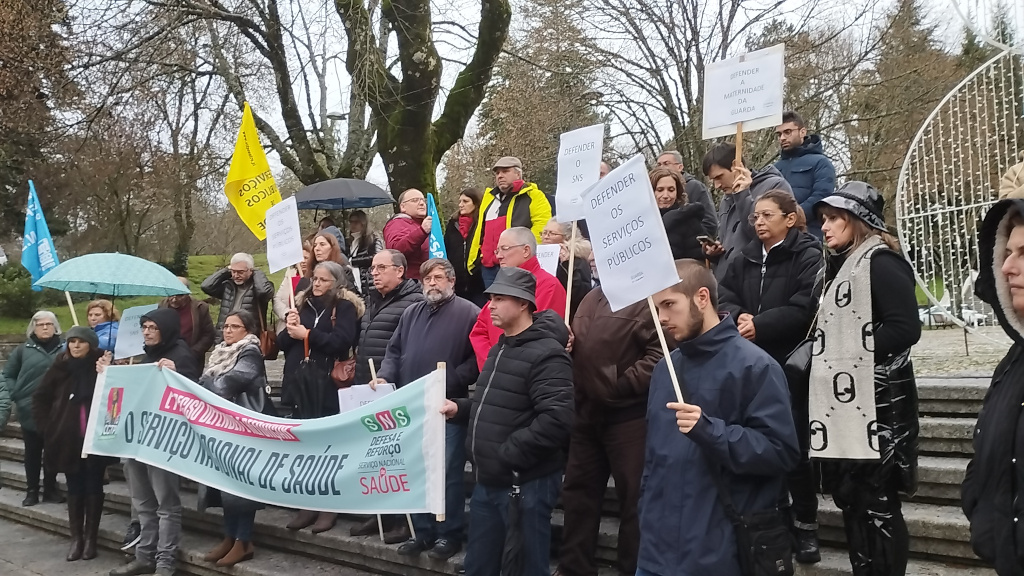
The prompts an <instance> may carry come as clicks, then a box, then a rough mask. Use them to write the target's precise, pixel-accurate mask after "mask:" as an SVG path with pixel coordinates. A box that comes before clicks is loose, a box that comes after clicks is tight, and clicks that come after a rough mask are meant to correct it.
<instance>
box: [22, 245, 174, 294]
mask: <svg viewBox="0 0 1024 576" xmlns="http://www.w3.org/2000/svg"><path fill="white" fill-rule="evenodd" d="M33 286H39V287H42V288H53V289H54V290H63V291H65V292H84V293H87V294H103V295H106V296H114V297H118V296H173V295H175V294H188V293H189V291H188V288H186V287H185V285H184V284H182V283H181V281H180V280H178V278H177V277H176V276H175V275H174V274H172V273H171V272H170V271H169V270H167V269H166V268H164V267H163V266H161V265H159V264H156V263H154V262H150V261H149V260H143V259H142V258H137V257H135V256H129V255H127V254H86V255H85V256H79V257H78V258H72V259H70V260H68V261H66V262H63V263H61V264H59V265H57V267H56V268H54V269H52V270H50V271H49V272H47V273H46V274H44V275H43V277H42V278H40V279H39V280H36V282H35V283H34V284H33Z"/></svg>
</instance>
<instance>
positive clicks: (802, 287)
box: [718, 228, 825, 364]
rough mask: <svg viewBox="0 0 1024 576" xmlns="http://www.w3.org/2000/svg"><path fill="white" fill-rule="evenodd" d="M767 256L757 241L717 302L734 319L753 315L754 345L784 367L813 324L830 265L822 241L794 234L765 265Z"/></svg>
mask: <svg viewBox="0 0 1024 576" xmlns="http://www.w3.org/2000/svg"><path fill="white" fill-rule="evenodd" d="M763 250H764V245H763V244H762V243H761V240H759V239H755V240H753V241H751V242H750V244H747V246H746V247H744V248H743V250H742V252H741V253H740V255H739V256H738V257H737V258H734V259H733V260H732V261H731V262H729V265H728V269H727V270H726V272H725V276H723V277H722V281H721V282H720V283H719V285H718V301H719V303H720V305H721V308H722V309H724V310H725V311H726V312H728V313H729V314H731V315H732V317H733V319H736V318H739V316H740V314H750V315H752V316H753V317H754V343H755V344H757V345H758V346H760V347H761V349H762V350H764V351H765V352H767V353H768V354H770V355H771V357H772V358H774V359H775V361H776V362H778V363H779V364H785V361H786V356H788V355H789V353H790V352H792V351H793V348H796V345H797V344H799V343H800V342H801V341H802V340H803V339H804V338H806V337H807V331H808V330H809V329H810V327H811V322H812V321H813V320H814V312H815V311H816V310H817V308H818V298H819V297H820V295H821V288H822V282H821V281H820V278H819V276H820V274H819V273H820V272H821V271H822V267H823V266H824V264H825V261H824V259H823V258H822V255H821V245H820V243H819V242H818V240H817V239H816V238H814V236H811V235H810V234H808V233H806V232H801V231H799V230H797V229H795V228H792V229H790V231H789V234H788V235H786V239H785V240H783V241H782V244H780V245H778V246H776V247H774V248H772V250H771V252H769V253H768V257H767V258H765V259H764V262H762V261H761V260H762V254H763Z"/></svg>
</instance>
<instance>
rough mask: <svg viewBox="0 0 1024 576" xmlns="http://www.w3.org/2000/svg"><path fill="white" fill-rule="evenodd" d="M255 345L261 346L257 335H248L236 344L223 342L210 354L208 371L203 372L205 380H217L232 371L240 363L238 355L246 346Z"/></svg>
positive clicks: (207, 364) (207, 365)
mask: <svg viewBox="0 0 1024 576" xmlns="http://www.w3.org/2000/svg"><path fill="white" fill-rule="evenodd" d="M249 345H254V346H256V347H257V348H259V346H260V339H259V338H257V337H256V335H255V334H246V335H245V338H242V339H241V340H239V341H238V342H235V343H234V344H228V343H226V342H221V343H220V344H218V345H217V347H216V348H214V349H213V352H211V353H210V359H209V360H208V361H207V363H206V370H205V371H204V372H203V377H204V378H216V377H217V376H220V375H221V374H223V373H225V372H227V371H228V370H231V369H232V368H234V367H235V362H237V361H238V355H239V354H241V353H242V350H244V349H245V347H246V346H249Z"/></svg>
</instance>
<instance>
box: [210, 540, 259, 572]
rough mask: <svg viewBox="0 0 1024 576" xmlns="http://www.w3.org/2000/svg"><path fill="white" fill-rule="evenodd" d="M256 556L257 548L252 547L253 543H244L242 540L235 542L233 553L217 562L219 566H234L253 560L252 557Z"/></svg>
mask: <svg viewBox="0 0 1024 576" xmlns="http://www.w3.org/2000/svg"><path fill="white" fill-rule="evenodd" d="M255 555H256V548H255V547H254V546H253V545H252V542H242V541H241V540H235V545H234V546H232V547H231V551H229V552H228V553H227V555H226V556H224V557H223V558H221V559H220V560H217V566H220V567H226V566H234V565H235V564H238V563H239V562H245V561H246V560H252V557H253V556H255Z"/></svg>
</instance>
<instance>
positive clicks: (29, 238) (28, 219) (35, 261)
mask: <svg viewBox="0 0 1024 576" xmlns="http://www.w3.org/2000/svg"><path fill="white" fill-rule="evenodd" d="M57 264H59V262H58V261H57V251H56V250H55V249H54V248H53V238H51V237H50V228H49V227H48V226H47V225H46V218H45V217H44V216H43V209H42V207H41V206H39V196H37V195H36V186H35V184H33V183H32V181H31V180H29V181H28V208H27V209H26V210H25V237H24V238H23V239H22V243H21V265H22V266H24V267H25V268H26V269H27V270H28V271H29V273H30V274H32V282H33V283H35V282H36V280H39V279H40V278H42V277H43V274H46V273H47V272H49V271H50V269H52V268H54V267H56V266H57ZM32 289H33V290H35V291H36V292H39V291H42V288H37V287H34V286H33V287H32Z"/></svg>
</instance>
